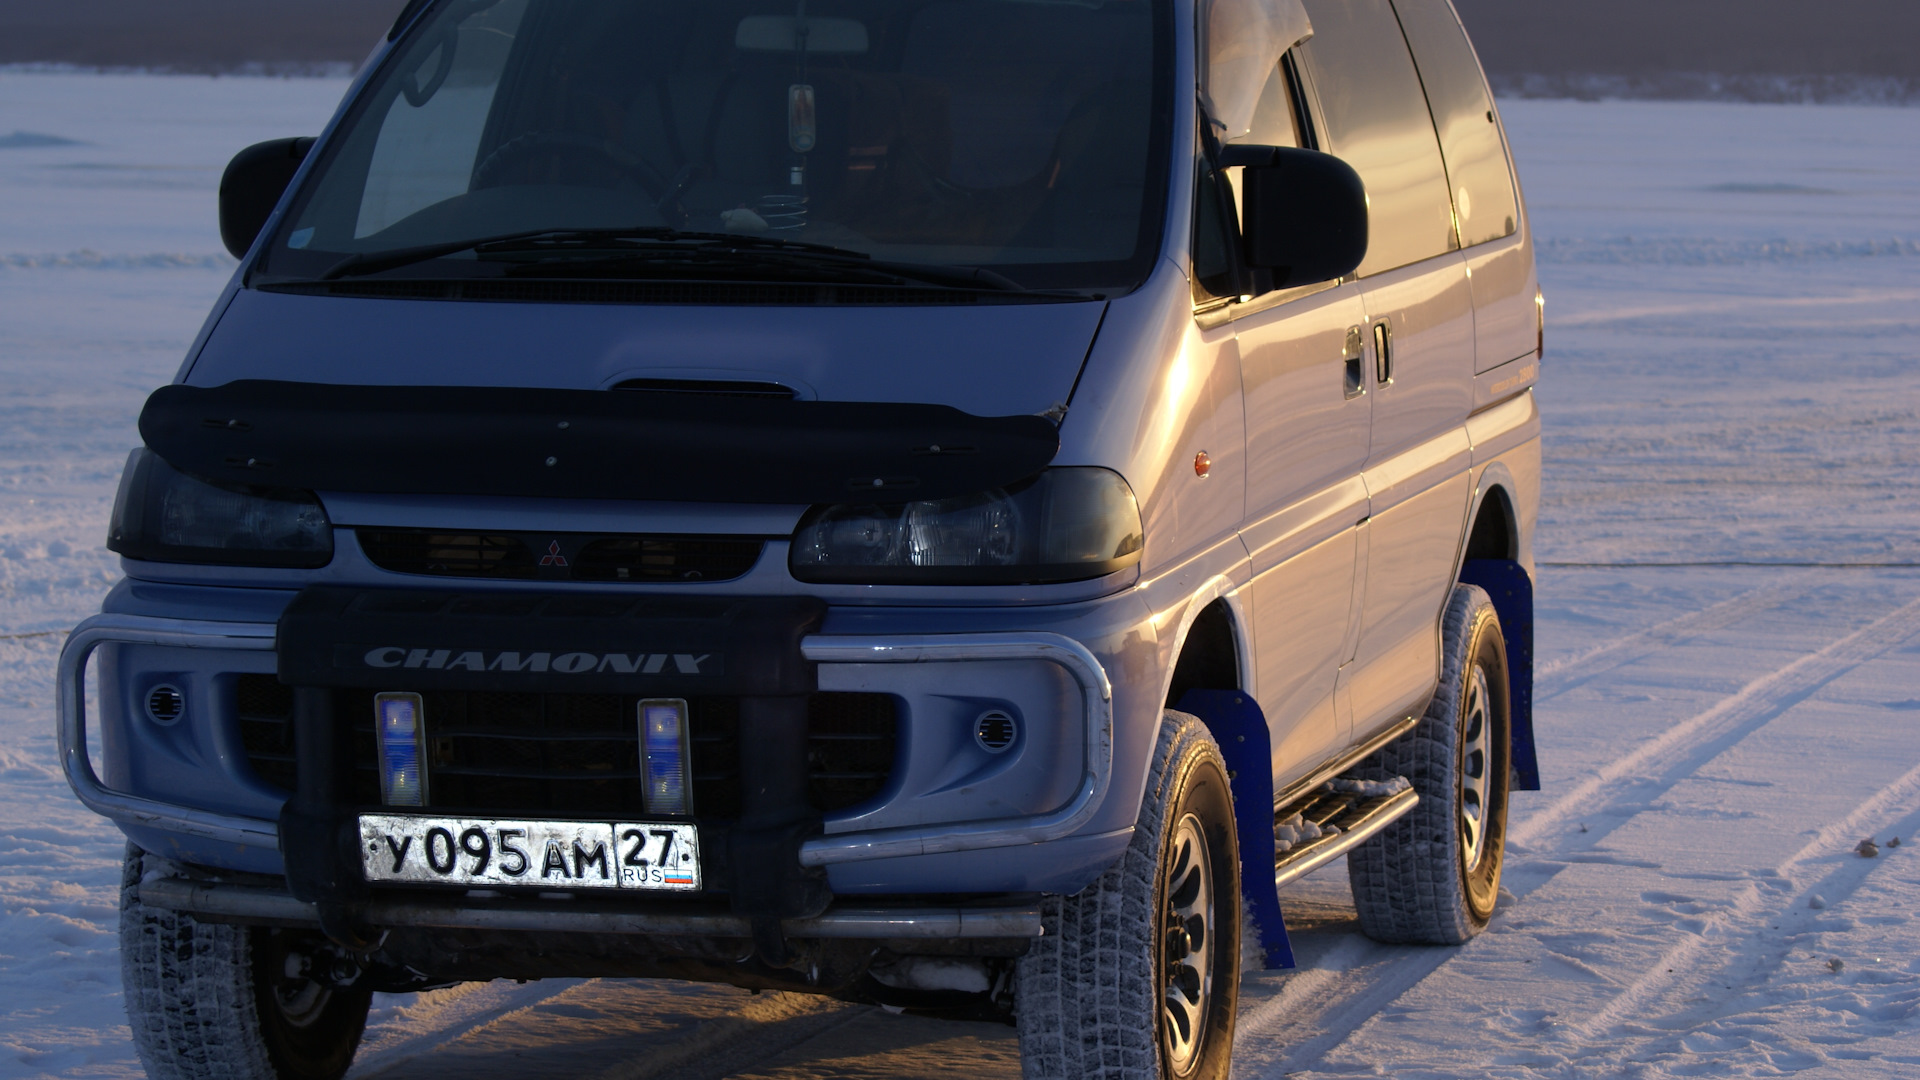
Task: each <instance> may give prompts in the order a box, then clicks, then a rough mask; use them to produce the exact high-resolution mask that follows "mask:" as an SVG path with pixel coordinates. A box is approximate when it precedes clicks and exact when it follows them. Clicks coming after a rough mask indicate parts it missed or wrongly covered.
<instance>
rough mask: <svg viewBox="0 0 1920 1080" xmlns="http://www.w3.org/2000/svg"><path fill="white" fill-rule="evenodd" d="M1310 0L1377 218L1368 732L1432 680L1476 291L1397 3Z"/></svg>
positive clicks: (1332, 88) (1343, 137)
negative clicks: (1473, 295)
mask: <svg viewBox="0 0 1920 1080" xmlns="http://www.w3.org/2000/svg"><path fill="white" fill-rule="evenodd" d="M1306 7H1307V10H1308V13H1309V14H1310V15H1311V17H1312V19H1313V27H1314V37H1313V40H1312V41H1311V42H1309V43H1308V44H1307V46H1306V47H1305V51H1306V53H1307V56H1308V59H1309V65H1308V67H1309V72H1310V77H1311V79H1312V82H1313V86H1314V90H1315V92H1316V96H1317V97H1318V99H1319V103H1320V108H1321V111H1322V114H1323V116H1324V118H1325V125H1326V140H1327V144H1328V145H1327V146H1326V149H1328V150H1329V151H1331V152H1332V153H1334V154H1337V155H1338V156H1340V157H1341V158H1343V159H1345V160H1346V161H1347V162H1348V163H1349V164H1351V165H1352V166H1353V167H1354V168H1355V169H1357V170H1358V171H1359V173H1360V175H1361V178H1362V179H1363V180H1365V181H1366V185H1367V194H1368V202H1369V210H1370V218H1371V220H1370V224H1369V230H1368V231H1369V235H1370V237H1371V243H1370V246H1369V249H1368V253H1367V259H1366V262H1365V263H1363V264H1362V265H1361V267H1360V269H1359V271H1358V278H1359V290H1360V294H1361V300H1362V303H1363V305H1364V306H1365V309H1366V315H1367V334H1366V339H1367V341H1366V343H1367V346H1368V348H1369V351H1370V354H1371V359H1372V362H1373V365H1372V366H1373V372H1372V375H1373V379H1374V386H1375V389H1374V394H1373V396H1374V401H1373V415H1372V438H1371V443H1370V447H1369V452H1368V455H1367V461H1366V468H1365V471H1364V473H1363V476H1364V479H1365V481H1366V487H1367V494H1368V496H1369V499H1370V503H1371V517H1370V519H1369V521H1368V524H1367V527H1366V530H1365V533H1366V539H1367V555H1366V570H1365V583H1364V589H1363V592H1362V602H1361V605H1360V609H1359V628H1358V629H1359V641H1358V649H1357V652H1356V654H1355V656H1354V660H1353V663H1352V665H1351V668H1350V671H1349V672H1348V673H1347V674H1348V676H1349V679H1348V681H1349V682H1350V690H1351V700H1352V708H1353V716H1354V725H1355V730H1354V732H1353V736H1354V737H1355V738H1362V737H1365V736H1367V735H1369V734H1372V733H1373V731H1375V730H1377V729H1379V728H1382V727H1385V726H1386V725H1389V724H1391V723H1393V722H1395V721H1397V720H1399V719H1400V718H1401V717H1403V716H1407V715H1410V714H1412V713H1413V712H1414V711H1415V710H1418V709H1419V708H1421V707H1422V705H1424V703H1425V698H1426V696H1427V695H1428V694H1429V693H1431V691H1432V689H1433V687H1434V684H1435V682H1436V680H1437V679H1438V677H1439V664H1440V649H1439V637H1438V627H1439V620H1440V614H1441V611H1442V610H1443V608H1444V605H1445V603H1446V600H1447V595H1448V592H1449V590H1450V588H1451V586H1452V584H1453V564H1454V559H1455V556H1456V554H1457V553H1458V551H1459V545H1460V539H1461V538H1460V533H1461V530H1462V528H1463V527H1464V525H1463V523H1464V521H1465V517H1466V510H1467V504H1468V501H1469V498H1470V495H1471V462H1472V453H1471V451H1472V446H1471V444H1470V442H1469V440H1468V438H1467V433H1466V427H1465V421H1466V418H1467V414H1468V413H1469V412H1470V411H1471V410H1472V406H1473V375H1474V366H1475V340H1474V318H1473V299H1472V289H1471V285H1470V282H1469V278H1468V274H1467V265H1466V260H1465V259H1464V257H1463V256H1462V255H1461V253H1460V245H1459V238H1458V234H1457V232H1456V228H1455V223H1454V213H1453V200H1452V198H1451V195H1450V193H1449V190H1448V183H1447V175H1446V169H1445V165H1444V163H1443V160H1442V157H1441V154H1440V143H1439V139H1438V137H1437V135H1436V134H1435V131H1434V126H1433V118H1432V115H1431V113H1430V112H1429V110H1428V108H1427V102H1426V95H1425V92H1424V90H1423V88H1422V86H1421V82H1420V75H1419V72H1418V71H1417V69H1416V68H1415V66H1414V62H1413V56H1412V54H1411V52H1410V51H1409V50H1408V46H1407V42H1406V37H1405V35H1404V33H1403V32H1402V30H1401V27H1400V22H1399V19H1398V17H1397V16H1396V15H1395V12H1394V8H1393V5H1392V4H1391V3H1390V2H1389V0H1306ZM1347 689H1348V686H1347V685H1344V684H1343V687H1342V690H1343V692H1345V691H1346V690H1347Z"/></svg>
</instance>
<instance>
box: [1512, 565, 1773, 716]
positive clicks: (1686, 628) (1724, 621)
mask: <svg viewBox="0 0 1920 1080" xmlns="http://www.w3.org/2000/svg"><path fill="white" fill-rule="evenodd" d="M1808 591H1809V586H1808V585H1807V584H1806V582H1805V581H1804V580H1796V581H1793V582H1789V583H1784V584H1777V585H1768V586H1763V587H1761V588H1758V589H1753V590H1751V591H1749V592H1744V593H1741V594H1740V595H1738V596H1735V597H1732V598H1731V599H1727V600H1723V601H1721V602H1720V603H1718V604H1715V605H1713V606H1712V607H1709V608H1704V609H1702V610H1700V611H1695V612H1690V613H1688V614H1686V615H1680V616H1676V617H1675V618H1672V619H1668V620H1667V621H1665V622H1662V623H1656V624H1655V625H1653V626H1649V627H1647V628H1646V629H1644V630H1638V631H1635V632H1634V633H1631V634H1628V635H1626V636H1625V637H1619V638H1615V639H1613V640H1612V641H1606V642H1602V643H1601V644H1599V645H1596V646H1594V647H1592V648H1590V649H1588V650H1587V651H1585V652H1582V653H1577V654H1575V655H1573V656H1569V657H1564V658H1562V659H1558V660H1554V661H1551V662H1549V663H1546V664H1542V665H1540V667H1539V668H1538V669H1537V670H1536V671H1535V672H1534V679H1535V687H1534V695H1533V700H1534V702H1535V704H1538V703H1540V702H1543V701H1547V700H1549V699H1551V698H1555V697H1558V696H1559V695H1561V694H1564V693H1566V692H1567V691H1569V690H1572V689H1574V688H1576V687H1579V686H1582V685H1585V684H1586V683H1587V682H1590V681H1591V680H1593V679H1594V678H1596V677H1598V676H1600V675H1604V674H1606V673H1607V672H1609V671H1613V670H1615V669H1617V668H1620V667H1624V666H1625V665H1627V664H1631V663H1633V662H1634V661H1636V660H1640V659H1642V658H1644V657H1647V656H1651V655H1652V654H1654V653H1655V652H1658V651H1659V650H1661V649H1664V648H1669V647H1671V646H1674V645H1677V644H1680V643H1681V642H1683V641H1686V640H1687V639H1689V638H1693V637H1697V636H1699V635H1701V634H1704V633H1709V632H1711V631H1714V630H1724V629H1725V628H1727V627H1729V626H1732V625H1734V624H1735V623H1738V622H1742V621H1744V620H1746V619H1747V618H1749V617H1751V616H1754V615H1758V614H1760V613H1761V612H1763V611H1766V610H1768V609H1769V608H1774V607H1778V606H1780V605H1781V604H1784V603H1787V602H1788V601H1791V600H1795V599H1798V598H1799V597H1800V596H1802V595H1804V594H1805V593H1807V592H1808Z"/></svg>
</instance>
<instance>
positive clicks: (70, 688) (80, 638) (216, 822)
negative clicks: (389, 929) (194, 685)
mask: <svg viewBox="0 0 1920 1080" xmlns="http://www.w3.org/2000/svg"><path fill="white" fill-rule="evenodd" d="M274 633H275V627H274V626H273V624H271V623H229V622H196V621H191V620H185V619H155V618H149V617H147V616H142V615H96V616H94V617H93V618H91V619H88V620H87V621H86V622H83V623H81V624H80V625H79V626H78V627H77V628H75V629H74V631H73V633H72V634H71V635H69V636H68V638H67V644H66V646H65V647H64V648H62V649H61V650H60V669H59V671H60V674H59V729H58V731H59V746H60V763H61V767H62V768H63V769H65V770H66V774H67V783H68V785H69V786H71V787H72V788H73V793H74V794H75V795H77V796H79V798H80V802H81V803H82V804H83V805H84V806H86V808H87V809H89V810H92V811H93V812H94V813H96V814H101V815H103V816H105V817H109V818H112V819H113V820H114V821H116V822H118V823H120V824H122V825H134V826H142V827H146V828H153V829H165V830H167V831H168V832H176V833H185V834H187V835H188V836H199V837H204V838H206V839H208V840H214V841H218V842H220V843H224V844H240V845H242V846H245V847H258V848H269V849H278V848H279V846H280V829H279V826H278V824H277V823H276V822H272V821H261V820H259V819H258V818H250V817H240V816H237V815H234V814H221V813H216V812H214V811H211V810H196V809H194V808H192V807H189V806H176V805H174V804H172V803H164V802H159V801H157V800H154V799H143V798H140V797H139V796H137V795H129V794H127V793H126V792H122V791H114V790H113V789H111V788H109V787H107V786H106V785H105V784H103V783H101V781H100V777H99V775H98V774H96V773H95V772H94V771H93V762H92V761H91V760H90V759H89V758H88V756H87V661H88V659H90V658H91V657H92V656H93V653H94V650H96V649H98V648H99V647H100V646H102V645H107V644H116V645H159V646H165V647H168V648H176V649H247V650H257V651H270V650H272V648H273V642H274Z"/></svg>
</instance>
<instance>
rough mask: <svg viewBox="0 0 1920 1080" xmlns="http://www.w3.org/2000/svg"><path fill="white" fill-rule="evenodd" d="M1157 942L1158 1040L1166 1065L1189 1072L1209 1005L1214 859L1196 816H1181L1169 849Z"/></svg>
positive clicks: (1174, 1070)
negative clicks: (1162, 930)
mask: <svg viewBox="0 0 1920 1080" xmlns="http://www.w3.org/2000/svg"><path fill="white" fill-rule="evenodd" d="M1169 856H1170V857H1169V859H1168V865H1169V868H1168V871H1167V878H1166V901H1165V906H1164V908H1163V922H1164V925H1165V927H1166V932H1165V934H1164V935H1163V936H1162V945H1161V1014H1162V1015H1161V1028H1162V1036H1161V1038H1162V1044H1163V1047H1164V1049H1165V1052H1166V1058H1167V1065H1168V1068H1169V1070H1170V1071H1171V1072H1172V1073H1173V1074H1174V1075H1176V1076H1179V1075H1183V1074H1185V1073H1186V1072H1188V1071H1189V1070H1190V1069H1191V1068H1192V1066H1193V1064H1194V1061H1195V1060H1196V1059H1197V1058H1198V1056H1199V1053H1200V1048H1201V1046H1202V1045H1204V1043H1205V1035H1206V1023H1207V1013H1208V1010H1209V1009H1210V1008H1211V1007H1212V1004H1213V949H1212V932H1213V919H1214V904H1213V861H1212V856H1211V854H1210V853H1209V852H1208V850H1207V843H1206V836H1205V834H1204V832H1203V831H1202V829H1201V826H1200V820H1199V818H1197V817H1195V816H1194V815H1192V814H1188V815H1186V816H1185V817H1182V818H1181V819H1180V821H1179V823H1178V824H1176V825H1175V826H1174V830H1173V837H1172V842H1171V846H1170V849H1169Z"/></svg>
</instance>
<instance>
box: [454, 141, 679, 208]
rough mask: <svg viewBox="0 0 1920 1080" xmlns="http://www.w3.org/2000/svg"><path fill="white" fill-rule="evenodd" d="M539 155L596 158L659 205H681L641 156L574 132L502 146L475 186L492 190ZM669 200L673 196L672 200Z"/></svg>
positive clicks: (476, 175) (480, 169)
mask: <svg viewBox="0 0 1920 1080" xmlns="http://www.w3.org/2000/svg"><path fill="white" fill-rule="evenodd" d="M538 154H570V155H573V156H575V157H587V158H594V159H596V160H599V161H601V162H604V163H606V164H608V165H612V166H613V167H614V168H616V169H618V170H619V171H620V173H621V174H622V175H623V176H626V177H627V178H628V179H630V180H632V181H633V182H634V183H636V184H638V185H640V190H641V191H644V192H646V193H647V195H648V197H650V198H652V199H653V200H654V202H655V203H656V204H659V203H664V202H677V201H678V197H677V195H674V193H673V190H672V187H671V185H669V184H668V183H667V181H666V180H665V179H664V178H662V177H661V175H660V174H659V173H658V172H657V171H655V170H654V167H653V166H652V165H649V164H648V163H647V162H646V160H645V159H643V158H641V157H640V156H639V155H637V154H634V153H631V152H629V151H628V150H626V149H625V148H623V147H621V146H618V145H616V144H615V143H612V142H609V141H607V140H605V139H596V138H593V137H592V136H588V135H582V134H580V133H578V132H574V131H536V132H532V133H531V134H527V135H522V136H520V137H519V138H517V139H511V140H509V141H507V142H504V143H502V144H500V147H499V148H498V149H496V150H495V151H494V152H493V153H491V154H488V155H487V157H486V160H484V161H482V162H481V163H480V164H478V165H476V166H474V169H473V186H474V187H475V188H476V189H478V188H484V187H492V186H494V182H495V181H496V180H498V178H499V176H500V174H501V173H503V172H505V171H506V169H507V167H508V166H510V165H514V164H518V163H519V162H521V161H524V160H526V159H528V158H531V157H534V156H535V155H538ZM669 196H673V197H672V198H669Z"/></svg>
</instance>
